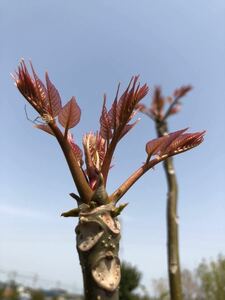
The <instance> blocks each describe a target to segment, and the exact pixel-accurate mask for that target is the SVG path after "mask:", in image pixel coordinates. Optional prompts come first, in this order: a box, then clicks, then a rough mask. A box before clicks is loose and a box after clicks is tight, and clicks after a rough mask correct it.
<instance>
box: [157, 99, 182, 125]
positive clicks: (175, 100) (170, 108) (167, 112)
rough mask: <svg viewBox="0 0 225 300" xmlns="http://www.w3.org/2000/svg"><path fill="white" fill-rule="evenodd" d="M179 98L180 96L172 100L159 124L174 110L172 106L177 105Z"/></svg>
mask: <svg viewBox="0 0 225 300" xmlns="http://www.w3.org/2000/svg"><path fill="white" fill-rule="evenodd" d="M180 98H181V96H178V97H176V98H175V99H174V100H173V102H172V103H171V104H170V106H169V107H168V109H167V111H166V113H165V114H164V116H163V118H162V120H161V122H163V121H165V120H166V119H167V118H168V116H169V115H170V113H171V111H172V109H173V108H174V106H175V105H176V104H178V102H179V100H180Z"/></svg>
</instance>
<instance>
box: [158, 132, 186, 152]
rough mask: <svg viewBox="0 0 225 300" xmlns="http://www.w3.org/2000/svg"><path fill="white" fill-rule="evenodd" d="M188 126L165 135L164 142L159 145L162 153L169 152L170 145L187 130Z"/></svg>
mask: <svg viewBox="0 0 225 300" xmlns="http://www.w3.org/2000/svg"><path fill="white" fill-rule="evenodd" d="M187 130H188V128H185V129H181V130H178V131H175V132H172V133H169V134H168V135H165V136H163V137H164V138H165V139H164V141H163V143H162V145H161V146H160V147H159V151H160V153H162V154H163V153H165V152H167V150H168V148H169V146H170V145H171V144H172V143H174V142H175V141H176V140H177V139H178V138H179V137H180V136H181V135H182V134H183V133H184V132H185V131H187Z"/></svg>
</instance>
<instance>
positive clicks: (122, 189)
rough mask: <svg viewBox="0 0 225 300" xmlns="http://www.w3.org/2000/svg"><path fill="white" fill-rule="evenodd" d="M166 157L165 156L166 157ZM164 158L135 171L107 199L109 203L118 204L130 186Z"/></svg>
mask: <svg viewBox="0 0 225 300" xmlns="http://www.w3.org/2000/svg"><path fill="white" fill-rule="evenodd" d="M166 157H167V156H166ZM166 157H165V156H162V157H158V158H155V159H153V160H151V161H149V162H146V163H145V164H144V165H143V166H141V167H140V168H139V169H137V170H136V171H135V172H134V173H133V174H132V175H131V176H130V177H129V178H128V179H127V180H126V181H124V183H123V184H121V186H120V187H119V188H118V189H117V190H116V191H115V192H114V193H113V194H112V195H111V196H110V197H109V199H110V201H113V202H115V203H116V202H118V201H119V200H120V198H122V197H123V195H124V194H125V193H126V192H127V191H128V190H129V189H130V188H131V187H132V185H133V184H134V183H135V182H136V181H137V180H138V179H139V178H141V176H142V175H144V174H145V173H146V172H147V171H148V170H150V169H151V168H153V167H154V166H155V165H157V164H158V163H160V162H161V161H163V160H164V159H165V158H166Z"/></svg>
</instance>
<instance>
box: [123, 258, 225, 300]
mask: <svg viewBox="0 0 225 300" xmlns="http://www.w3.org/2000/svg"><path fill="white" fill-rule="evenodd" d="M140 281H141V273H140V272H139V271H138V269H137V268H136V267H134V266H131V265H130V264H127V263H123V264H122V280H121V284H120V300H170V297H169V288H168V283H167V282H168V280H167V279H166V278H160V279H157V280H154V281H153V282H152V290H153V295H149V294H148V293H147V292H146V290H143V286H142V285H141V283H140ZM182 287H183V297H184V300H225V256H223V255H219V256H218V257H217V259H216V260H211V261H207V260H203V261H202V262H201V263H200V264H199V265H198V267H197V268H196V269H195V270H194V271H190V270H188V269H184V270H183V271H182ZM138 290H142V291H143V292H142V294H143V295H139V294H138V293H137V292H136V291H138ZM171 300H172V299H171Z"/></svg>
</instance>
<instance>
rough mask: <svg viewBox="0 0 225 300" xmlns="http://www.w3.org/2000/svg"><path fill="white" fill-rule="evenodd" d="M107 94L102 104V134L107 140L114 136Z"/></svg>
mask: <svg viewBox="0 0 225 300" xmlns="http://www.w3.org/2000/svg"><path fill="white" fill-rule="evenodd" d="M105 104H106V96H105V95H104V101H103V106H102V114H101V117H100V125H101V126H100V135H101V136H102V137H103V138H104V139H105V140H107V141H109V140H110V139H111V138H112V129H111V121H110V116H109V113H108V112H107V109H106V105H105Z"/></svg>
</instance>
